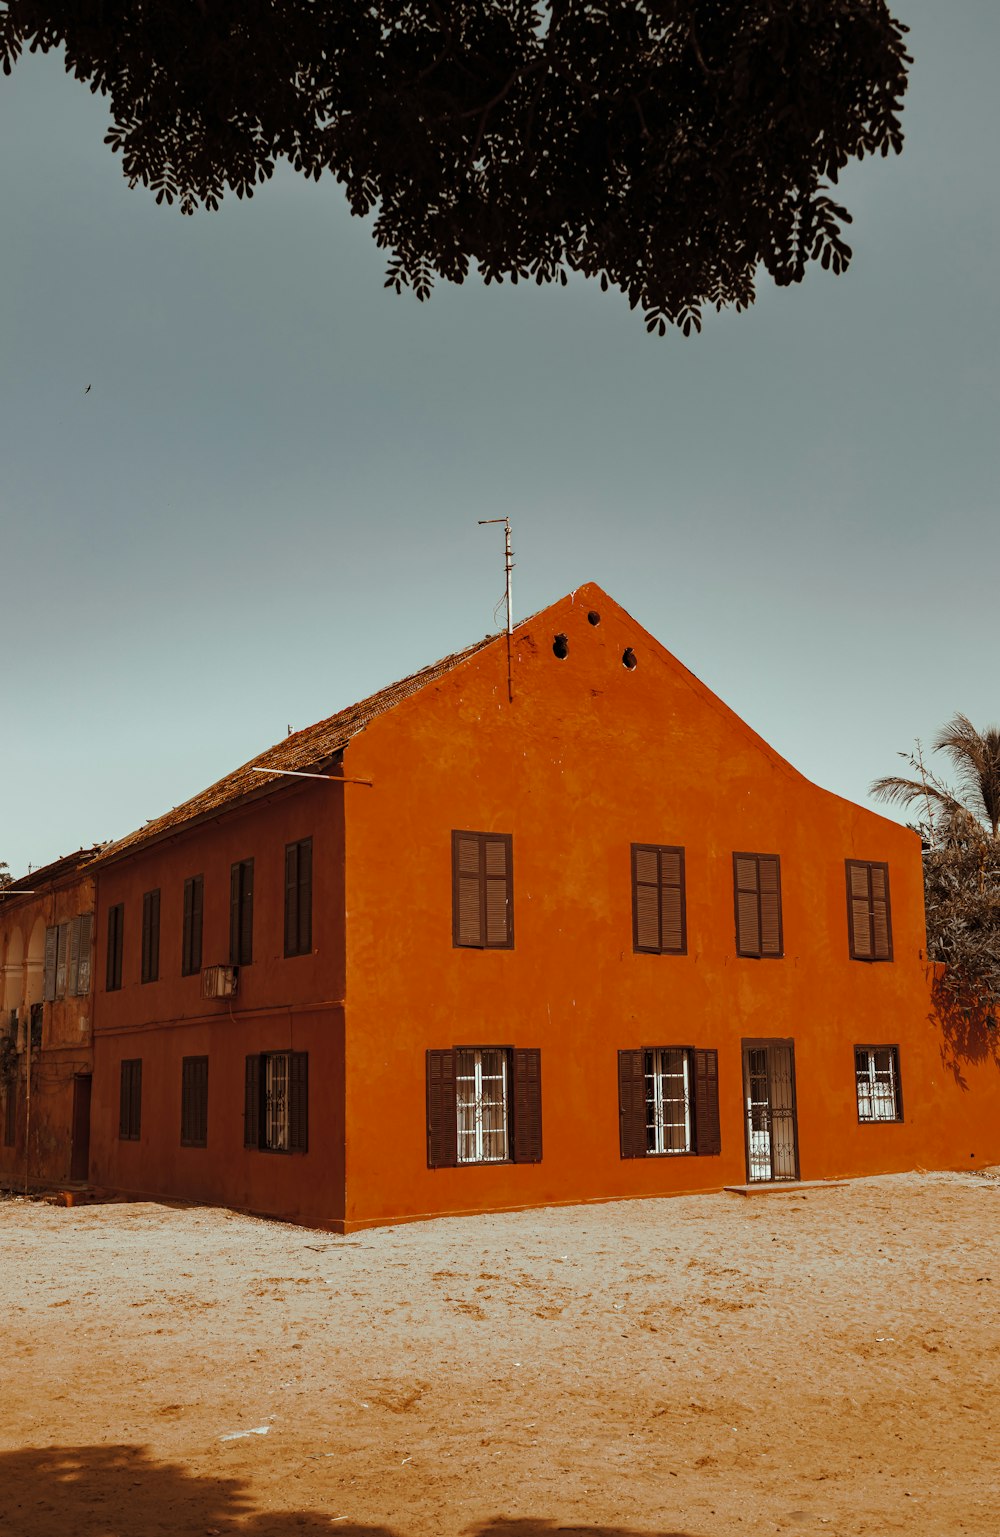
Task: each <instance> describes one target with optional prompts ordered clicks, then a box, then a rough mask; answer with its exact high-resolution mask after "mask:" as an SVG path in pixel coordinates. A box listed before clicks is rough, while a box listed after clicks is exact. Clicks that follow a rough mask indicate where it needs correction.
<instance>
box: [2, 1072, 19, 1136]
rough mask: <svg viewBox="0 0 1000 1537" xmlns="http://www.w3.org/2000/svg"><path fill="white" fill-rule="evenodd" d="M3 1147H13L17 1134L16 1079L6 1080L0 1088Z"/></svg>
mask: <svg viewBox="0 0 1000 1537" xmlns="http://www.w3.org/2000/svg"><path fill="white" fill-rule="evenodd" d="M2 1095H3V1145H4V1147H13V1146H14V1138H15V1135H16V1132H17V1079H16V1078H13V1077H11V1078H8V1079H7V1081H6V1082H5V1083H4V1084H3V1087H2Z"/></svg>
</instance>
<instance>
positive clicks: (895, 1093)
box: [854, 1046, 903, 1121]
mask: <svg viewBox="0 0 1000 1537" xmlns="http://www.w3.org/2000/svg"><path fill="white" fill-rule="evenodd" d="M854 1076H855V1080H856V1083H857V1090H858V1120H859V1121H901V1120H902V1119H903V1094H902V1088H901V1085H900V1082H899V1047H898V1046H855V1048H854Z"/></svg>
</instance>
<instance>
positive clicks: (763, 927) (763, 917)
mask: <svg viewBox="0 0 1000 1537" xmlns="http://www.w3.org/2000/svg"><path fill="white" fill-rule="evenodd" d="M757 876H758V880H759V881H760V953H761V955H780V954H781V948H782V946H781V873H780V870H779V868H778V858H777V855H776V854H759V855H758V856H757Z"/></svg>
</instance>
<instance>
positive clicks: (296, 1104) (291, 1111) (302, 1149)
mask: <svg viewBox="0 0 1000 1537" xmlns="http://www.w3.org/2000/svg"><path fill="white" fill-rule="evenodd" d="M288 1151H289V1152H290V1153H307V1152H308V1151H309V1053H308V1052H307V1051H290V1052H289V1053H288Z"/></svg>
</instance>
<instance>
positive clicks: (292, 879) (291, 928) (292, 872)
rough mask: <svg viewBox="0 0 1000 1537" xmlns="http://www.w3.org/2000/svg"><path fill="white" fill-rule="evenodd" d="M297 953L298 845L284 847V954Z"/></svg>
mask: <svg viewBox="0 0 1000 1537" xmlns="http://www.w3.org/2000/svg"><path fill="white" fill-rule="evenodd" d="M298 953H299V845H298V844H297V843H289V844H287V845H286V847H285V954H286V955H298Z"/></svg>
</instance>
